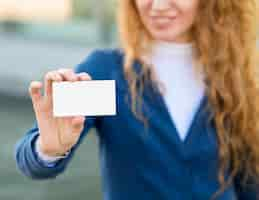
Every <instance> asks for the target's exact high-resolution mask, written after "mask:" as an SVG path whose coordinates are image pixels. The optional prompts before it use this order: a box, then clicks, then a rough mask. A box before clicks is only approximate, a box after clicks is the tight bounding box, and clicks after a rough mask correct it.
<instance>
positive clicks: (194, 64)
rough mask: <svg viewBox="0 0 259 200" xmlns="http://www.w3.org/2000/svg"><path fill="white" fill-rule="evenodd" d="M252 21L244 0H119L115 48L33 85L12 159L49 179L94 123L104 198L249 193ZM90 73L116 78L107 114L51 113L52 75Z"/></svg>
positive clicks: (253, 140)
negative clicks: (30, 116) (112, 109)
mask: <svg viewBox="0 0 259 200" xmlns="http://www.w3.org/2000/svg"><path fill="white" fill-rule="evenodd" d="M255 20H256V19H255V2H254V1H253V0H246V1H233V0H217V1H216V0H206V1H205V0H189V1H183V0H120V1H119V12H118V24H119V34H120V39H121V48H118V49H103V50H95V51H94V52H92V53H91V54H90V55H89V56H88V57H87V59H85V60H84V61H83V62H82V63H81V64H79V65H78V66H77V67H75V69H74V70H69V69H58V70H55V71H51V72H49V73H47V74H46V75H45V80H44V90H45V94H44V96H41V94H40V89H41V88H42V87H43V84H42V83H41V82H35V81H33V82H32V83H31V85H30V94H31V98H32V102H33V107H34V110H35V115H36V118H37V121H36V123H35V126H34V127H33V128H31V129H30V130H29V131H28V132H27V133H26V135H25V136H24V137H23V138H21V139H20V141H19V142H18V144H17V145H16V154H15V156H16V162H17V165H18V167H19V169H20V170H21V171H22V172H23V173H24V174H25V175H27V176H28V177H31V178H33V179H47V178H54V177H56V176H57V175H59V174H61V173H62V172H63V171H64V170H65V169H66V167H67V166H68V164H69V161H70V160H71V158H72V157H73V155H74V153H75V152H76V149H77V148H78V146H79V144H80V143H81V141H82V140H83V138H84V137H85V136H86V135H87V133H88V131H89V129H90V128H91V127H93V126H95V127H96V128H97V133H98V136H99V139H100V140H99V148H100V164H101V169H102V170H101V175H102V181H103V194H104V199H112V200H117V199H119V200H121V199H123V200H125V199H156V200H157V199H165V200H167V199H199V200H203V199H204V200H205V199H212V198H213V199H220V200H230V199H231V200H232V199H256V194H257V189H259V187H258V186H257V184H258V182H257V180H258V174H259V148H258V147H259V136H258V133H259V132H258V131H259V130H258V125H257V124H258V123H257V122H258V120H259V118H258V113H259V112H258V108H257V107H256V102H257V97H258V95H257V94H258V93H257V89H256V82H255V71H254V70H255V68H256V63H255V49H256V48H255V44H256V30H255V27H256V26H255ZM91 79H95V80H98V79H99V80H102V79H115V80H116V85H117V87H116V94H117V111H118V113H117V115H116V116H98V117H89V116H87V117H84V116H73V117H64V118H53V116H52V100H51V99H52V91H51V83H52V82H53V81H84V80H91ZM126 97H127V98H126ZM205 108H206V109H205ZM243 183H251V184H243Z"/></svg>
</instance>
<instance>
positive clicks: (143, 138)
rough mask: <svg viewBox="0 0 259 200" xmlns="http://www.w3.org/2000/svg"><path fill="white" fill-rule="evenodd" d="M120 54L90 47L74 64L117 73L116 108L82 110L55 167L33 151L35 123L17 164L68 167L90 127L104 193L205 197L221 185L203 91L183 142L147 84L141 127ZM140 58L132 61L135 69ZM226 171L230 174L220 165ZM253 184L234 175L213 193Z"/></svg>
mask: <svg viewBox="0 0 259 200" xmlns="http://www.w3.org/2000/svg"><path fill="white" fill-rule="evenodd" d="M123 59H124V54H123V51H121V50H120V49H117V48H114V49H96V50H94V51H92V52H91V53H90V54H89V55H88V56H87V57H86V59H84V60H83V62H81V63H80V64H79V65H77V66H76V67H75V71H76V73H79V72H87V73H89V74H90V75H91V76H92V79H93V80H109V79H111V80H116V94H117V95H116V103H117V105H116V106H117V107H116V110H117V114H116V115H114V116H87V117H86V120H85V125H84V130H83V131H82V133H81V136H80V139H79V141H78V143H77V144H76V145H75V146H74V147H73V148H72V150H71V153H70V154H69V155H68V156H67V157H66V158H64V159H62V160H60V161H58V162H57V163H56V164H55V165H53V166H46V165H45V164H44V163H43V162H42V161H41V160H40V159H39V158H38V157H37V155H36V153H35V139H36V138H37V137H38V135H39V130H38V126H37V122H36V121H35V122H34V126H33V127H32V128H30V129H29V130H28V131H27V133H26V134H25V135H24V136H23V137H22V138H21V139H20V140H19V141H17V144H16V146H15V159H16V163H17V166H18V168H19V170H20V171H21V172H22V173H23V174H24V175H26V176H28V177H30V178H32V179H35V180H42V179H49V178H56V177H57V176H58V175H59V174H61V173H62V172H64V170H65V169H66V168H67V166H68V164H69V162H70V160H71V158H72V157H73V156H74V154H75V153H76V149H77V148H78V147H79V145H80V143H81V142H82V140H83V139H84V138H85V137H86V136H87V134H88V132H89V129H90V128H92V127H95V128H96V129H97V134H98V137H99V144H98V146H99V150H100V154H99V156H100V165H101V167H100V169H101V176H102V184H103V187H102V189H103V195H104V199H105V200H138V199H140V200H144V199H145V200H147V199H148V200H172V199H174V200H191V199H192V200H208V199H210V197H211V195H212V194H213V193H214V192H215V191H216V190H217V189H218V188H219V182H218V179H217V174H218V167H219V160H218V154H217V148H218V145H217V137H216V129H215V125H214V123H213V121H208V115H209V113H210V112H209V110H205V109H204V108H205V104H206V102H207V97H206V96H204V97H203V99H202V101H201V103H200V106H199V108H198V110H197V111H196V113H195V117H194V119H193V121H192V124H191V126H190V128H189V130H188V136H187V138H186V140H185V141H182V140H181V139H180V138H179V136H178V133H177V129H176V126H175V124H174V121H173V119H172V118H171V117H170V114H169V112H168V109H167V107H166V104H165V101H164V98H163V96H161V94H159V93H157V92H156V91H154V90H152V89H151V87H149V86H146V87H145V90H144V94H143V113H144V115H145V116H146V117H147V118H148V119H149V126H148V129H147V133H146V134H145V127H144V125H143V124H142V123H141V122H140V121H138V120H137V119H136V118H135V116H134V115H133V113H132V112H131V110H130V104H129V102H130V101H129V102H127V101H126V100H125V96H126V95H127V94H129V90H128V85H127V82H126V80H125V78H124V76H123ZM140 67H141V64H140V62H138V61H137V60H136V61H135V62H134V69H135V70H136V71H137V72H139V69H140ZM226 176H228V173H227V172H226ZM256 193H257V192H256V188H255V187H245V186H242V185H241V184H240V181H239V178H238V177H237V178H236V179H235V180H234V181H233V183H232V185H231V186H230V187H228V188H227V189H226V190H225V191H224V192H223V193H222V194H221V195H220V196H219V197H218V198H217V199H219V200H233V199H246V200H255V199H256Z"/></svg>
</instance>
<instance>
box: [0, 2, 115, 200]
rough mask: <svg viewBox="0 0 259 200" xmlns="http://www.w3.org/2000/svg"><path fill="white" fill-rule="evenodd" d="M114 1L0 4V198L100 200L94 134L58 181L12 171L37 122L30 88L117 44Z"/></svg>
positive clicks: (23, 199)
mask: <svg viewBox="0 0 259 200" xmlns="http://www.w3.org/2000/svg"><path fill="white" fill-rule="evenodd" d="M115 8H116V2H115V1H113V0H102V1H100V2H99V1H94V0H55V1H53V0H44V1H39V0H22V1H21V0H0V52H1V53H0V60H1V62H0V127H1V130H2V131H1V135H0V141H1V145H0V163H1V164H0V177H1V178H0V199H1V200H57V199H62V200H71V199H76V200H85V199H91V200H100V199H101V197H102V194H101V184H100V176H99V161H98V149H97V141H96V139H97V138H96V136H95V129H92V130H91V133H90V134H89V135H88V136H87V139H86V140H84V141H83V144H82V145H81V146H80V148H79V149H78V151H77V154H76V156H75V157H74V158H73V161H72V162H71V163H70V166H69V167H68V170H66V172H65V173H63V174H62V175H60V176H59V177H58V178H57V179H56V180H51V181H32V180H30V179H28V178H26V177H25V176H23V175H21V174H20V173H19V172H18V170H17V169H16V164H15V160H14V155H13V153H14V152H13V151H14V145H15V143H16V142H17V140H18V139H20V138H21V137H22V136H23V135H24V134H25V133H26V131H27V130H28V129H29V128H31V126H32V124H33V121H34V120H35V117H34V113H33V109H32V104H31V100H30V98H29V94H28V86H29V83H30V81H31V80H43V76H44V74H45V73H46V72H47V71H49V70H52V69H56V68H60V67H66V68H67V67H71V68H73V67H74V66H75V65H77V64H78V63H79V62H81V61H82V60H83V59H84V58H85V57H86V56H87V54H88V53H89V51H90V50H91V49H93V48H99V47H101V48H102V47H113V46H115V45H116V44H117V40H116V38H117V36H116V31H117V30H116V25H115Z"/></svg>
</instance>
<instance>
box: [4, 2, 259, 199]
mask: <svg viewBox="0 0 259 200" xmlns="http://www.w3.org/2000/svg"><path fill="white" fill-rule="evenodd" d="M115 9H116V2H115V0H102V1H100V2H97V1H94V0H55V1H53V0H44V1H39V0H38V1H37V0H22V1H21V0H0V52H1V53H0V60H1V62H0V127H1V130H2V131H1V134H0V141H1V145H0V177H1V179H0V199H1V200H57V199H62V200H71V199H72V198H73V199H76V200H85V199H91V200H99V199H101V197H102V194H101V183H100V176H99V161H98V149H97V140H96V139H97V138H96V137H95V129H92V130H91V133H90V134H89V135H88V136H87V139H86V140H84V141H83V143H82V145H81V146H80V148H79V149H78V151H77V154H76V156H75V157H74V158H73V162H71V163H70V165H69V167H68V170H66V171H65V173H63V174H62V175H60V176H58V178H57V179H56V180H51V181H49V180H48V181H32V180H29V179H28V178H26V177H24V176H23V175H21V174H20V173H19V171H18V170H17V169H16V164H15V160H14V155H13V153H14V152H13V151H14V149H13V148H14V144H15V143H16V142H17V140H18V139H20V138H21V137H22V136H23V135H24V134H25V133H26V131H28V129H29V128H31V126H32V124H33V121H34V120H35V118H34V113H33V110H32V104H31V100H30V98H29V94H28V86H29V83H30V81H31V80H42V78H43V76H44V74H45V73H46V72H47V71H49V70H52V69H57V68H60V67H71V68H73V67H74V66H75V65H77V64H78V63H79V62H81V61H82V60H83V59H84V58H85V57H86V56H87V54H88V53H89V51H90V50H91V49H93V48H98V47H114V46H116V45H117V43H118V41H117V35H116V34H117V27H116V23H115ZM258 11H259V9H258ZM258 13H259V12H258ZM258 27H259V26H258ZM257 44H258V43H257Z"/></svg>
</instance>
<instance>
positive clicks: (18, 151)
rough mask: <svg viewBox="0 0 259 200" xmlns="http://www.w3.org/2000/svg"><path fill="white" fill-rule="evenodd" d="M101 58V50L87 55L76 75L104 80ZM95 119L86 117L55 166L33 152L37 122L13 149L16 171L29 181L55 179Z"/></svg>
mask: <svg viewBox="0 0 259 200" xmlns="http://www.w3.org/2000/svg"><path fill="white" fill-rule="evenodd" d="M102 58H103V51H102V50H94V51H92V52H90V54H88V56H87V57H86V59H85V60H83V62H81V63H80V64H79V65H77V66H76V67H75V69H74V71H75V72H76V73H80V72H87V73H89V74H90V75H91V76H92V79H93V80H94V79H98V78H99V79H102V78H105V75H104V72H105V71H104V68H102V66H105V65H104V64H102V63H101V62H102V60H104V61H105V59H102ZM96 121H97V118H96V117H94V116H86V119H85V123H84V128H83V131H82V133H81V135H80V138H79V140H78V142H77V143H76V144H75V145H74V146H73V147H72V149H71V151H70V153H69V155H68V156H67V157H65V158H63V159H60V160H59V161H58V162H56V163H55V165H50V166H47V165H45V164H44V163H43V162H41V160H39V159H38V157H37V154H36V152H35V141H36V139H37V137H38V136H39V129H38V125H37V121H36V120H35V121H34V125H33V127H32V128H30V129H29V130H28V131H27V132H26V133H25V135H24V136H23V137H22V138H20V139H19V140H18V141H17V142H16V144H15V148H14V158H15V161H16V166H17V169H18V170H19V171H20V172H21V173H22V174H23V175H25V176H27V177H29V178H31V179H49V178H55V177H56V176H57V175H59V174H61V173H63V172H64V171H65V169H66V168H67V166H68V164H69V162H70V161H71V159H72V158H73V156H74V154H75V152H76V149H77V148H78V147H79V145H80V144H81V142H82V140H83V138H84V137H85V136H86V135H87V133H88V132H89V129H90V128H92V127H96Z"/></svg>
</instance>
